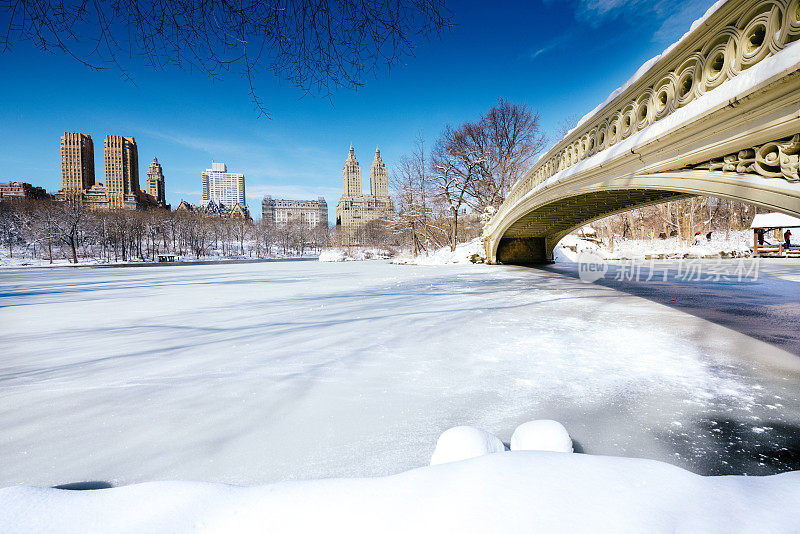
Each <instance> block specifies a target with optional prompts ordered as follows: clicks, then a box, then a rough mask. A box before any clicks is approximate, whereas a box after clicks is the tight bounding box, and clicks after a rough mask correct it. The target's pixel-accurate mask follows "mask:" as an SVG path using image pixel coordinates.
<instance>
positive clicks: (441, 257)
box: [392, 237, 486, 265]
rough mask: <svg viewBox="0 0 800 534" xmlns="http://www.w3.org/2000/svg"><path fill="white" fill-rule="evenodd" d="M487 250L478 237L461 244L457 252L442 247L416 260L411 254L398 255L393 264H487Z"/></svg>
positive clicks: (421, 255)
mask: <svg viewBox="0 0 800 534" xmlns="http://www.w3.org/2000/svg"><path fill="white" fill-rule="evenodd" d="M485 262H486V250H485V249H484V248H483V240H482V239H481V238H480V237H476V238H475V239H473V240H472V241H469V242H467V243H459V244H458V245H456V250H455V251H451V250H450V247H449V246H447V247H442V248H440V249H437V250H435V251H433V252H431V253H430V254H427V253H424V254H419V255H418V256H417V257H416V258H415V257H414V256H413V255H412V254H411V253H409V252H404V253H403V254H400V255H398V256H397V257H396V258H395V259H394V260H392V263H402V264H413V265H445V264H448V263H485Z"/></svg>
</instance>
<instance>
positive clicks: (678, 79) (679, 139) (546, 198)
mask: <svg viewBox="0 0 800 534" xmlns="http://www.w3.org/2000/svg"><path fill="white" fill-rule="evenodd" d="M798 134H800V0H766V1H765V0H738V1H737V0H731V1H728V2H726V3H724V4H722V5H721V6H719V7H718V8H717V9H716V10H715V11H710V12H709V13H707V14H706V16H705V17H704V18H703V19H701V20H700V21H698V22H696V23H695V24H694V25H693V26H692V29H691V30H690V31H689V33H687V34H686V35H684V36H683V37H682V38H681V39H680V40H679V41H678V42H677V43H675V44H674V45H672V46H671V47H669V48H668V49H667V50H666V51H665V52H664V53H663V54H661V55H660V56H657V57H656V58H653V59H652V60H650V61H649V62H647V63H645V64H644V65H643V66H642V67H641V68H640V69H639V71H638V72H637V73H636V74H635V75H634V76H633V78H631V80H629V81H628V82H627V83H626V84H625V85H624V86H622V87H621V88H619V89H618V90H617V91H615V92H614V93H612V94H611V96H609V98H608V99H607V100H606V101H605V102H603V103H602V104H600V105H599V106H598V107H597V108H596V109H595V110H594V111H593V112H591V113H589V115H587V116H586V117H584V118H583V119H582V120H581V122H580V123H579V124H578V126H577V127H576V128H575V129H574V130H572V131H571V132H570V133H569V134H567V135H566V136H565V137H564V139H562V140H561V141H560V142H559V143H557V144H556V145H555V146H554V147H553V148H552V149H551V150H550V151H549V152H547V153H546V154H544V155H543V156H542V157H541V158H540V159H539V161H538V162H537V163H536V165H534V166H533V168H531V169H530V170H529V171H528V172H527V173H526V174H525V175H524V176H523V177H522V178H521V179H520V180H519V181H518V182H517V183H516V184H515V185H514V187H513V188H512V190H511V191H510V193H509V195H508V197H507V198H506V200H505V202H504V203H503V204H502V206H500V208H499V210H498V211H497V213H496V214H495V216H494V217H493V218H492V219H491V220H490V221H489V222H488V224H487V225H486V227H485V228H484V234H483V235H484V245H485V247H486V252H487V257H488V259H489V261H490V262H492V263H498V262H499V263H536V262H542V261H547V260H551V259H552V254H553V248H554V247H555V245H556V244H557V243H558V241H559V240H560V239H561V238H562V237H564V236H565V235H566V234H568V233H569V232H571V231H573V230H574V229H576V228H579V227H580V226H582V225H584V224H586V223H588V222H591V221H593V220H595V219H599V218H602V217H605V216H608V215H612V214H614V213H619V212H623V211H627V210H630V209H633V208H636V207H640V206H646V205H649V204H656V203H660V202H666V201H668V200H675V199H679V198H685V197H687V196H692V195H711V196H715V197H721V198H727V199H731V200H737V201H742V202H749V203H751V204H755V205H758V206H762V207H764V208H767V209H770V210H774V211H782V212H784V213H788V214H791V215H795V216H800V177H799V176H798V154H800V135H798Z"/></svg>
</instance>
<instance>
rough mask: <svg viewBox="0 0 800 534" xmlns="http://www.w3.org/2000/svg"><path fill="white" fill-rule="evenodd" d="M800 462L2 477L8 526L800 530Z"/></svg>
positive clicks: (525, 457) (518, 463) (621, 461)
mask: <svg viewBox="0 0 800 534" xmlns="http://www.w3.org/2000/svg"><path fill="white" fill-rule="evenodd" d="M798 524H800V471H795V472H790V473H783V474H779V475H772V476H766V477H741V476H724V477H702V476H699V475H695V474H692V473H690V472H688V471H685V470H683V469H680V468H678V467H675V466H672V465H668V464H665V463H662V462H657V461H653V460H642V459H633V458H618V457H610V456H590V455H583V454H563V453H557V452H541V451H518V452H503V453H495V454H489V455H485V456H481V457H478V458H473V459H469V460H463V461H458V462H452V463H447V464H443V465H436V466H432V467H423V468H419V469H414V470H411V471H407V472H404V473H400V474H398V475H392V476H388V477H377V478H358V479H327V480H313V481H303V482H284V483H279V484H272V485H267V486H255V487H241V486H230V485H224V484H209V483H200V482H149V483H143V484H135V485H131V486H124V487H119V488H111V489H101V490H94V491H67V490H59V489H52V488H36V487H25V486H17V487H9V488H5V489H0V530H2V531H3V532H4V533H6V534H17V533H19V534H22V533H26V534H27V533H31V532H51V531H53V530H56V531H58V532H62V533H72V532H75V533H78V532H80V533H93V532H137V533H138V532H171V533H181V532H237V533H249V532H337V533H338V532H349V533H355V532H358V533H361V532H365V533H366V532H370V533H373V532H403V533H406V532H459V533H472V532H474V533H481V534H484V533H486V532H511V533H515V532H520V533H529V532H532V531H536V532H547V533H550V534H555V533H570V534H572V533H581V532H586V533H589V532H591V533H593V534H601V533H613V534H623V533H643V532H646V533H648V534H658V533H670V534H672V533H675V532H687V533H689V532H691V533H704V534H709V533H721V534H722V533H724V534H729V533H732V532H736V533H742V534H744V533H754V534H755V533H765V532H769V533H770V534H782V533H786V534H790V533H796V532H797V525H798Z"/></svg>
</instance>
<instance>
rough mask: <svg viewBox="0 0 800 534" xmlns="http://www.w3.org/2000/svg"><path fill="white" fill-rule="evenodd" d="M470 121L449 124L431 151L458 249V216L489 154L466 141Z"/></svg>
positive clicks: (452, 240)
mask: <svg viewBox="0 0 800 534" xmlns="http://www.w3.org/2000/svg"><path fill="white" fill-rule="evenodd" d="M469 126H470V125H469V124H467V125H464V126H462V127H461V128H459V129H458V130H453V129H451V128H450V127H448V128H446V129H445V131H444V133H443V134H442V137H440V138H439V140H438V141H437V142H436V144H435V145H434V148H433V153H432V155H431V170H432V174H433V180H434V184H435V186H436V195H437V197H438V198H439V200H440V201H441V202H442V203H444V205H445V206H446V207H447V210H448V215H449V223H450V232H449V239H448V241H449V244H450V249H451V250H455V249H456V245H457V244H458V218H459V215H460V214H461V212H462V210H463V209H464V206H465V205H466V203H467V201H468V199H469V192H470V191H473V190H474V189H475V185H474V182H475V181H477V180H478V179H479V176H480V174H479V172H478V168H479V167H480V166H481V165H484V164H485V162H486V159H485V157H484V156H483V155H482V154H481V153H479V152H477V151H475V150H474V146H473V145H471V144H470V143H469V142H467V141H465V137H467V136H469V135H470V133H469Z"/></svg>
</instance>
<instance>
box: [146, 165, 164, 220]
mask: <svg viewBox="0 0 800 534" xmlns="http://www.w3.org/2000/svg"><path fill="white" fill-rule="evenodd" d="M147 193H148V194H149V195H150V196H152V197H153V198H154V199H156V203H158V205H159V207H161V208H163V207H165V206H166V205H167V200H166V195H165V192H164V171H163V170H162V169H161V164H160V163H159V162H158V158H153V161H152V162H151V163H150V167H149V168H148V169H147Z"/></svg>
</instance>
